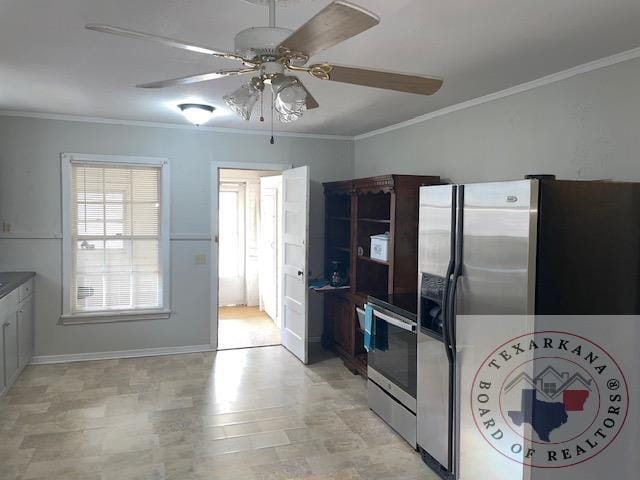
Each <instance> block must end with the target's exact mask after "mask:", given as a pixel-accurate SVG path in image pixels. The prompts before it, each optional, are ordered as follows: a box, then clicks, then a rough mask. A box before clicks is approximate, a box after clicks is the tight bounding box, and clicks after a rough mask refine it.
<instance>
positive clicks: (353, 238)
mask: <svg viewBox="0 0 640 480" xmlns="http://www.w3.org/2000/svg"><path fill="white" fill-rule="evenodd" d="M439 183H440V177H435V176H415V175H383V176H379V177H369V178H360V179H356V180H345V181H342V182H330V183H325V184H323V186H324V194H325V272H327V275H329V273H330V272H331V271H332V263H331V262H332V261H338V262H340V264H341V266H342V271H343V272H345V273H346V274H347V275H348V281H349V285H350V288H349V289H348V290H347V289H345V290H333V291H328V292H326V293H325V297H324V334H323V337H322V343H323V345H324V346H325V347H326V348H329V349H331V350H334V351H335V352H336V353H337V354H338V355H339V356H340V357H341V358H342V359H343V360H344V363H345V365H346V366H347V368H349V369H350V370H351V371H353V372H354V373H360V374H362V375H365V376H366V373H367V354H366V351H365V349H364V346H363V332H362V330H361V329H360V326H359V322H358V317H357V314H356V307H360V308H363V307H364V304H365V302H366V301H367V295H369V294H370V293H410V292H415V291H416V289H417V285H418V279H417V275H418V272H417V271H418V268H417V264H418V260H417V259H418V207H419V188H420V186H421V185H436V184H439ZM385 232H389V244H388V261H386V262H383V261H380V260H375V259H372V258H371V257H370V247H371V242H370V237H371V235H377V234H381V233H385ZM358 247H360V254H358Z"/></svg>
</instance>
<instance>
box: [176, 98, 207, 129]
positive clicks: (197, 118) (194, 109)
mask: <svg viewBox="0 0 640 480" xmlns="http://www.w3.org/2000/svg"><path fill="white" fill-rule="evenodd" d="M178 108H179V109H180V111H181V112H182V114H183V115H184V116H185V117H186V118H187V120H189V121H190V122H191V123H193V124H194V125H203V124H205V123H207V122H208V121H209V119H210V118H211V115H213V111H214V110H215V108H214V107H212V106H211V105H203V104H200V103H183V104H180V105H178Z"/></svg>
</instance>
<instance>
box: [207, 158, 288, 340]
mask: <svg viewBox="0 0 640 480" xmlns="http://www.w3.org/2000/svg"><path fill="white" fill-rule="evenodd" d="M281 212H282V175H281V171H274V170H246V169H225V168H221V169H219V171H218V224H219V235H218V283H217V284H218V305H217V308H218V312H217V313H218V332H217V333H218V335H217V339H218V350H224V349H231V348H248V347H261V346H268V345H279V344H281V341H282V339H281V326H282V305H281V303H282V302H281V301H280V298H281V288H282V277H283V274H282V266H281V265H282V248H281V247H280V245H281V244H282V214H281Z"/></svg>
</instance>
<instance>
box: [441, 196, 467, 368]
mask: <svg viewBox="0 0 640 480" xmlns="http://www.w3.org/2000/svg"><path fill="white" fill-rule="evenodd" d="M457 207H458V208H456V214H455V215H456V222H455V237H454V238H455V247H454V249H455V253H454V255H453V258H455V266H454V268H453V274H452V277H451V286H450V287H449V292H448V293H449V296H448V298H447V320H446V324H445V326H446V329H447V335H446V338H447V339H448V347H449V349H450V350H451V355H452V357H453V359H454V360H455V355H456V331H455V318H456V303H457V293H458V282H459V280H460V277H461V276H462V251H463V239H464V231H463V230H464V229H463V227H464V218H463V207H464V185H459V186H458V190H457Z"/></svg>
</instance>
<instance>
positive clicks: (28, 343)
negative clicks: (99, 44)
mask: <svg viewBox="0 0 640 480" xmlns="http://www.w3.org/2000/svg"><path fill="white" fill-rule="evenodd" d="M33 329H34V318H33V296H30V297H29V298H27V299H26V300H23V301H22V303H21V304H20V306H19V309H18V353H19V361H18V367H19V368H24V367H25V366H26V365H27V364H28V363H29V362H30V361H31V357H33V340H34V331H33Z"/></svg>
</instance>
